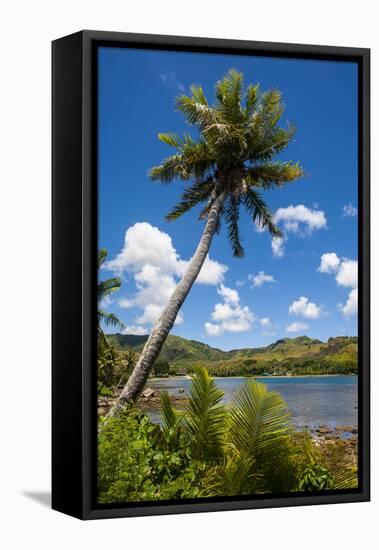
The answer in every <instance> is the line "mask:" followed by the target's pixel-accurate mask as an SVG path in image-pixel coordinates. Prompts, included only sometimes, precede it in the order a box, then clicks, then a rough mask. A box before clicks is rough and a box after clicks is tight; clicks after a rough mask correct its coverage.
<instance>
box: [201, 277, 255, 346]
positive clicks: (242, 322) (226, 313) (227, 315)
mask: <svg viewBox="0 0 379 550" xmlns="http://www.w3.org/2000/svg"><path fill="white" fill-rule="evenodd" d="M217 292H218V293H219V295H220V296H221V297H222V298H223V300H224V301H223V303H217V304H216V305H215V306H214V309H213V311H212V314H211V318H212V321H213V322H212V323H211V322H209V321H208V322H206V323H205V325H204V327H205V332H206V333H207V334H208V335H209V336H220V335H221V334H222V333H223V332H244V331H247V330H249V329H250V328H251V323H252V322H253V321H254V314H253V313H252V311H250V309H249V308H248V307H247V306H241V304H240V298H239V295H238V292H237V291H236V290H235V289H232V288H228V287H225V286H224V285H220V287H219V288H218V289H217Z"/></svg>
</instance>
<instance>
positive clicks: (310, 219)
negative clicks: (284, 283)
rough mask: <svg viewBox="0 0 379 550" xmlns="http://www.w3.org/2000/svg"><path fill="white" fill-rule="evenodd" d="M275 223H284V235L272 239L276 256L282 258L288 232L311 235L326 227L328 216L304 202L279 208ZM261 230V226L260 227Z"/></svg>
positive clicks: (302, 235) (274, 218) (301, 235)
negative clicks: (305, 204)
mask: <svg viewBox="0 0 379 550" xmlns="http://www.w3.org/2000/svg"><path fill="white" fill-rule="evenodd" d="M273 221H274V223H275V224H277V225H279V224H282V226H283V229H284V231H283V236H282V237H273V238H272V239H271V248H272V253H273V255H274V257H276V258H282V257H283V256H284V252H285V241H287V240H288V234H289V233H293V234H294V235H296V236H297V237H305V236H307V235H311V234H312V233H313V232H314V231H318V230H319V229H325V228H326V226H327V221H326V216H325V213H324V212H323V211H322V210H317V209H316V208H315V209H313V210H312V208H308V207H306V206H304V204H298V205H296V206H294V205H292V204H291V205H290V206H287V207H286V208H278V210H277V211H276V212H275V214H274V215H273ZM258 230H259V228H258Z"/></svg>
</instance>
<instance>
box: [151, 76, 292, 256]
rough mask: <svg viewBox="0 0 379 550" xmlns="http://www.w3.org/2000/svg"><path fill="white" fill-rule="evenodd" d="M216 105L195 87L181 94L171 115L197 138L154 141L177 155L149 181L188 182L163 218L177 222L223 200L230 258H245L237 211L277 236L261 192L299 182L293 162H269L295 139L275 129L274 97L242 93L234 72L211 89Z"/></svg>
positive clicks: (255, 88) (278, 110)
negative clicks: (175, 112) (191, 128)
mask: <svg viewBox="0 0 379 550" xmlns="http://www.w3.org/2000/svg"><path fill="white" fill-rule="evenodd" d="M215 91H216V103H215V104H214V105H209V104H208V101H207V99H206V97H205V95H204V92H203V89H202V88H201V86H197V85H192V86H191V92H192V96H186V95H181V96H180V97H179V98H178V99H177V103H176V107H177V110H178V111H179V112H180V113H182V114H183V115H184V116H185V118H186V119H187V122H188V123H189V124H190V125H196V126H197V128H198V130H199V138H198V139H197V140H195V139H193V137H192V136H191V135H190V134H188V133H187V134H185V135H183V136H179V135H177V134H175V133H162V134H158V137H159V139H160V140H161V141H162V142H164V143H166V144H168V145H171V146H172V147H175V148H176V150H177V151H176V153H175V154H173V155H171V156H169V157H168V158H166V159H165V160H164V161H163V162H162V163H161V164H160V165H159V166H155V167H154V168H152V169H151V170H150V177H151V178H152V179H153V180H159V181H161V182H163V183H170V182H172V181H173V180H175V179H179V180H184V181H189V180H192V182H191V184H188V186H187V187H186V189H185V190H184V192H183V194H182V197H181V201H180V202H179V203H178V204H177V205H176V206H175V207H174V208H173V209H172V210H171V212H169V214H167V216H166V218H167V219H168V220H175V219H177V218H178V217H179V216H181V215H182V214H184V213H185V212H187V211H189V210H190V209H191V208H193V207H194V206H196V205H197V204H199V203H204V204H203V208H202V210H201V212H200V216H199V218H200V219H203V218H206V217H207V214H208V212H209V210H210V208H211V207H212V204H213V203H214V201H215V200H216V198H217V197H219V196H220V195H221V194H222V193H223V194H224V196H225V197H226V198H225V201H224V202H223V205H222V207H221V210H220V215H219V219H218V226H217V231H219V229H220V226H221V222H224V223H225V224H226V226H227V230H228V236H229V241H230V244H231V246H232V249H233V253H234V255H235V256H243V255H244V249H243V247H242V244H241V239H240V234H239V227H238V220H239V212H240V207H241V206H242V205H243V206H244V207H245V208H246V209H247V211H248V212H249V213H250V214H251V216H252V219H253V221H254V222H255V223H256V224H258V225H259V226H260V227H261V228H265V229H268V231H269V232H270V233H271V234H272V235H273V236H280V235H281V232H280V230H279V229H278V227H276V225H275V223H274V221H273V218H272V213H271V211H270V210H269V208H268V207H267V205H266V203H265V201H264V200H263V198H262V195H261V191H262V190H269V189H273V188H276V187H280V186H282V185H284V184H285V183H287V182H290V181H294V180H296V179H298V178H299V177H301V176H302V175H303V170H302V168H301V166H300V165H299V163H294V162H292V161H287V162H283V161H278V160H276V161H275V160H273V158H274V156H275V155H276V154H277V153H280V152H281V151H283V150H284V149H285V148H286V147H287V145H288V144H289V142H290V141H291V139H292V138H293V136H294V133H295V128H294V126H293V125H292V124H288V125H287V127H281V126H279V124H278V123H279V121H280V118H281V116H282V114H283V111H284V106H283V103H282V99H281V94H280V92H279V91H278V90H270V91H267V92H265V93H261V92H260V89H259V85H258V84H256V85H249V86H247V87H246V89H245V88H244V86H243V75H242V73H239V72H238V71H236V70H235V69H231V70H229V72H228V73H227V74H226V76H225V77H224V78H223V79H222V80H220V81H219V82H218V83H217V84H216V90H215Z"/></svg>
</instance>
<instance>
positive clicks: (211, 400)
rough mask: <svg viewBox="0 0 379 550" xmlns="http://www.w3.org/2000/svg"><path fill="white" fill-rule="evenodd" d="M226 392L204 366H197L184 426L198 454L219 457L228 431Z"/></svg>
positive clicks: (199, 455) (200, 456)
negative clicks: (224, 396) (226, 426)
mask: <svg viewBox="0 0 379 550" xmlns="http://www.w3.org/2000/svg"><path fill="white" fill-rule="evenodd" d="M223 395H224V394H223V392H222V391H221V390H219V389H218V387H217V386H216V383H215V382H214V380H213V379H212V378H211V377H210V376H209V374H208V372H207V371H206V369H204V368H199V369H197V370H196V374H195V376H194V377H193V380H192V384H191V390H190V397H189V402H188V405H187V407H186V410H185V416H184V419H183V430H185V432H186V433H187V434H188V435H189V437H190V440H191V442H192V443H191V446H192V449H193V453H194V456H195V458H197V459H198V460H201V459H204V458H207V460H216V461H217V460H218V459H219V457H220V455H221V449H222V444H223V439H224V431H225V407H224V405H223V404H222V403H221V400H222V398H223Z"/></svg>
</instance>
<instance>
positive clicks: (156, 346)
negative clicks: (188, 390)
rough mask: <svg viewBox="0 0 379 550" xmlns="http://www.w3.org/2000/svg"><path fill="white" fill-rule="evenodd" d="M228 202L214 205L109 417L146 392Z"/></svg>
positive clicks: (221, 197)
mask: <svg viewBox="0 0 379 550" xmlns="http://www.w3.org/2000/svg"><path fill="white" fill-rule="evenodd" d="M225 198H226V192H223V193H222V194H221V195H220V196H219V197H217V198H216V200H215V201H214V203H213V204H212V206H211V208H210V210H209V214H208V219H207V223H206V224H205V228H204V231H203V234H202V237H201V239H200V242H199V244H198V247H197V249H196V252H195V254H194V255H193V257H192V259H191V261H190V262H189V265H188V268H187V271H186V272H185V274H184V275H183V277H182V279H181V281H180V282H179V283H178V285H177V287H176V288H175V290H174V292H173V294H172V296H171V298H170V301H169V302H168V304H167V306H166V307H165V309H164V310H163V313H162V315H161V316H160V318H159V319H158V321H157V323H156V325H155V327H154V328H153V330H152V332H151V334H150V336H149V338H148V340H147V341H146V344H145V346H144V348H143V350H142V353H141V355H140V357H139V359H138V362H137V364H136V366H135V367H134V370H133V372H132V374H131V376H130V378H129V380H128V382H127V384H126V386H125V387H124V389H123V390H122V392H121V394H120V397H119V399H118V401H117V403H116V404H115V405H114V406H113V407H112V408H111V410H110V411H109V412H108V414H107V416H114V415H115V414H116V413H117V412H118V411H119V410H121V409H122V408H123V406H125V405H126V404H127V403H128V402H133V401H136V399H137V398H138V396H139V394H140V393H141V391H142V390H143V388H144V386H145V384H146V380H147V378H148V376H149V373H150V371H151V369H152V367H153V365H154V361H155V360H156V358H157V357H158V355H159V353H160V351H161V349H162V346H163V344H164V342H165V340H166V338H167V336H168V334H169V332H170V330H171V329H172V327H173V324H174V322H175V319H176V317H177V315H178V313H179V310H180V308H181V307H182V305H183V302H184V300H185V299H186V297H187V295H188V293H189V291H190V290H191V288H192V285H193V284H194V282H195V281H196V279H197V276H198V275H199V273H200V270H201V268H202V266H203V264H204V261H205V258H206V257H207V254H208V252H209V248H210V246H211V242H212V238H213V235H214V234H215V231H216V227H217V222H218V218H219V214H220V211H221V208H222V205H223V203H224V201H225Z"/></svg>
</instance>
